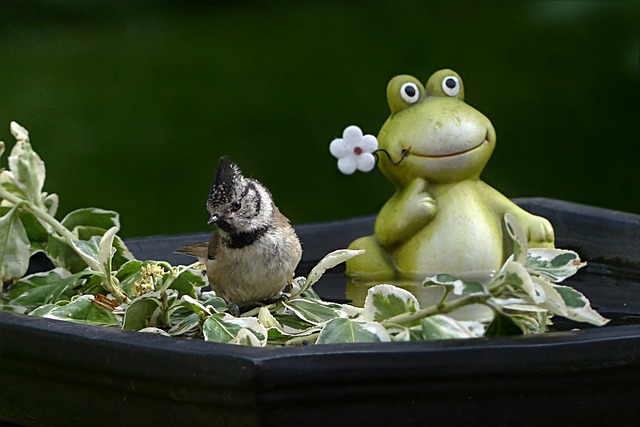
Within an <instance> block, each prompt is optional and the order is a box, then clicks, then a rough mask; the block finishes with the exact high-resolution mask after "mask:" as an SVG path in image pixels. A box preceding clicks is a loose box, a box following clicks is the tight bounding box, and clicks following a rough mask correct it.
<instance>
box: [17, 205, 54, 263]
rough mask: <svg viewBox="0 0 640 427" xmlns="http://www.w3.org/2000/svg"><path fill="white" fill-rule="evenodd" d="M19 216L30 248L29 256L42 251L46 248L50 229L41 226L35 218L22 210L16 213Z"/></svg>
mask: <svg viewBox="0 0 640 427" xmlns="http://www.w3.org/2000/svg"><path fill="white" fill-rule="evenodd" d="M18 215H19V216H20V222H22V225H23V226H24V229H25V231H26V232H27V237H28V239H29V242H30V246H31V255H33V254H34V253H36V252H38V250H44V249H45V248H46V244H47V240H48V239H49V231H48V230H49V229H50V227H48V226H45V225H44V224H42V223H41V222H40V221H39V220H38V219H37V218H36V216H35V215H34V214H33V213H31V212H29V211H26V210H24V209H20V210H19V211H18Z"/></svg>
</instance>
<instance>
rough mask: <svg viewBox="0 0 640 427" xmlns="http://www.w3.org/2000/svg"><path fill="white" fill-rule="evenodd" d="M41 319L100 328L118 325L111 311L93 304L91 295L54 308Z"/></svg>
mask: <svg viewBox="0 0 640 427" xmlns="http://www.w3.org/2000/svg"><path fill="white" fill-rule="evenodd" d="M42 317H46V318H49V319H58V320H65V321H68V322H76V323H88V324H91V325H100V326H116V325H118V324H119V323H118V319H117V318H116V317H115V316H114V314H113V313H112V312H111V311H109V310H107V309H105V308H103V307H101V306H99V305H97V304H94V303H93V295H82V296H80V297H78V298H77V299H75V300H74V301H72V302H70V303H69V304H67V305H64V306H62V307H57V308H54V309H53V310H51V311H50V312H49V313H47V314H45V315H44V316H42Z"/></svg>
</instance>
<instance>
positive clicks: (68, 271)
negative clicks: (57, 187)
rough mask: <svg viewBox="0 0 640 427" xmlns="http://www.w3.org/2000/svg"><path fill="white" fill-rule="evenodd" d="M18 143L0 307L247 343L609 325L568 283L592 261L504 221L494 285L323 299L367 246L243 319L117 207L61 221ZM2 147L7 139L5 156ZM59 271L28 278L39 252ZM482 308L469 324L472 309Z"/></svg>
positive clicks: (383, 289)
mask: <svg viewBox="0 0 640 427" xmlns="http://www.w3.org/2000/svg"><path fill="white" fill-rule="evenodd" d="M11 130H12V133H13V134H14V136H15V137H16V140H17V142H16V144H15V146H14V147H13V149H12V151H11V153H10V155H9V158H8V169H2V170H0V200H1V202H0V275H1V276H2V287H0V297H1V298H0V308H1V309H4V310H10V311H14V312H18V313H23V314H28V315H31V316H40V317H47V318H52V319H59V320H64V321H71V322H79V323H89V324H94V325H101V326H112V327H120V328H122V329H126V330H135V331H141V332H149V333H156V334H160V335H166V336H178V337H184V338H201V339H204V340H206V341H212V342H218V343H230V344H242V345H250V346H266V345H303V344H311V343H317V344H328V343H348V342H383V341H424V340H435V339H445V338H473V337H479V336H497V335H513V334H530V333H542V332H544V331H546V329H547V327H548V325H549V324H550V323H551V318H552V317H553V316H554V315H559V316H564V317H567V318H569V319H572V320H576V321H581V322H588V323H591V324H594V325H604V324H605V323H606V322H607V320H606V319H604V318H603V317H602V316H600V315H599V314H598V313H597V312H596V311H595V310H593V309H592V308H591V306H590V304H589V301H588V300H587V298H586V297H585V296H584V295H582V294H581V293H580V292H578V291H576V290H575V289H573V288H571V287H569V286H563V285H560V284H559V282H561V281H562V280H564V279H566V278H567V277H570V276H571V275H573V274H575V273H576V272H577V270H578V269H579V268H580V267H582V266H583V265H584V264H583V263H582V262H581V261H580V258H579V257H578V255H577V254H576V253H575V252H572V251H566V250H561V249H538V248H531V249H529V248H528V247H527V241H526V238H525V237H524V231H523V229H522V227H521V226H520V224H518V222H517V221H516V220H515V218H514V217H512V216H510V215H507V216H505V226H506V229H507V231H508V233H509V235H510V237H511V239H512V240H513V247H514V254H513V255H512V256H511V257H510V258H509V259H508V260H507V261H506V263H505V264H504V265H503V266H502V268H501V269H500V270H499V271H498V272H497V273H496V274H495V275H493V277H492V278H491V279H490V280H489V281H488V282H487V283H480V282H477V281H468V280H459V279H457V278H455V277H453V276H451V275H448V274H439V275H436V276H434V277H430V278H427V279H426V280H425V281H424V283H423V284H422V285H423V286H428V287H437V288H439V289H441V291H442V293H441V298H440V301H439V302H438V303H436V304H434V305H431V306H428V307H421V306H420V304H419V302H418V300H417V299H416V297H415V296H414V295H413V294H411V293H410V292H409V291H407V290H405V289H402V288H400V287H397V286H395V285H392V284H380V285H376V286H374V287H372V288H371V289H369V291H368V294H367V297H366V299H365V303H364V307H362V308H360V307H354V306H352V305H349V304H337V303H333V302H327V301H323V300H322V299H321V298H320V297H319V296H318V295H317V294H316V292H315V291H314V290H313V285H314V284H315V283H316V282H317V281H318V280H319V279H320V278H321V277H322V275H323V274H324V272H325V271H326V270H328V269H330V268H333V267H335V266H336V265H338V264H340V263H342V262H345V261H346V260H348V259H350V258H352V257H354V256H358V255H360V254H361V253H362V252H363V251H353V250H346V249H345V250H337V251H334V252H332V253H330V254H328V255H327V256H326V257H324V258H323V259H322V260H321V261H320V262H319V263H318V265H317V266H316V267H314V268H313V269H312V271H311V272H310V274H309V275H308V276H307V277H306V278H305V277H298V278H296V279H294V280H293V282H292V284H291V286H290V289H289V290H288V292H286V293H284V294H283V295H282V298H281V301H279V302H276V303H273V304H269V305H264V306H258V307H256V308H254V309H252V310H249V311H247V312H245V313H244V314H242V315H241V316H240V317H235V316H233V315H232V314H231V313H232V311H231V310H230V308H229V306H228V305H227V303H226V302H225V301H224V300H223V299H222V298H220V297H217V296H216V295H215V293H213V292H211V291H205V289H207V285H208V283H207V276H206V274H204V271H203V268H204V267H203V266H202V264H200V263H194V264H192V265H189V266H172V265H170V264H168V263H166V262H164V261H152V260H144V261H142V260H137V259H134V257H133V255H132V254H131V253H130V252H129V250H128V249H127V247H126V245H125V243H124V242H123V241H122V240H121V239H120V238H119V237H118V236H117V232H118V230H119V228H120V222H119V217H118V214H117V213H116V212H113V211H107V210H102V209H96V208H86V209H78V210H76V211H73V212H71V213H69V214H68V215H67V216H65V217H64V218H63V219H62V220H61V221H58V220H57V219H55V214H56V210H57V206H58V197H57V195H55V194H48V193H45V192H43V191H42V189H43V186H44V181H45V165H44V162H43V161H42V160H41V159H40V157H39V156H38V154H37V153H35V151H33V149H32V147H31V144H30V142H29V137H28V132H27V131H26V130H25V129H24V128H22V127H21V126H19V125H18V124H17V123H15V122H12V124H11ZM3 152H4V143H1V142H0V155H1V154H2V153H3ZM37 252H42V253H44V254H45V255H46V256H47V257H48V258H49V259H50V260H51V262H52V263H53V264H54V266H55V268H54V269H52V270H51V271H47V272H39V273H35V274H30V275H28V276H25V274H26V272H27V269H28V266H29V259H30V256H31V255H33V254H35V253H37ZM468 306H472V307H476V308H478V307H480V308H484V310H476V313H477V314H476V316H475V317H474V318H473V319H471V320H460V319H459V318H458V317H457V316H456V312H457V311H458V310H460V309H461V308H463V307H468Z"/></svg>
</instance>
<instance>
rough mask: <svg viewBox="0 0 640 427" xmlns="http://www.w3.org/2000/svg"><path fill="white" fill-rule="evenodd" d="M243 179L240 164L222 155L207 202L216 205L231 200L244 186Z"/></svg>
mask: <svg viewBox="0 0 640 427" xmlns="http://www.w3.org/2000/svg"><path fill="white" fill-rule="evenodd" d="M243 181H244V176H243V175H242V172H241V171H240V169H239V168H238V166H236V165H235V164H234V163H233V162H231V160H229V159H228V158H227V157H221V158H220V160H219V161H218V170H217V172H216V179H215V180H214V181H213V186H212V187H211V191H210V192H209V198H208V199H207V203H208V204H209V205H213V206H216V205H220V204H224V203H229V202H231V201H232V200H233V199H234V198H236V192H237V190H238V188H240V187H242V182H243Z"/></svg>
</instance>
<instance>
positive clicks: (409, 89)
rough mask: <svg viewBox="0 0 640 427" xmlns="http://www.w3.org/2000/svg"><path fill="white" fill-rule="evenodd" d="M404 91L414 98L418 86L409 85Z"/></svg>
mask: <svg viewBox="0 0 640 427" xmlns="http://www.w3.org/2000/svg"><path fill="white" fill-rule="evenodd" d="M404 93H406V94H407V95H408V96H409V97H410V98H412V97H414V96H415V94H416V88H415V87H413V86H407V87H405V88H404Z"/></svg>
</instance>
